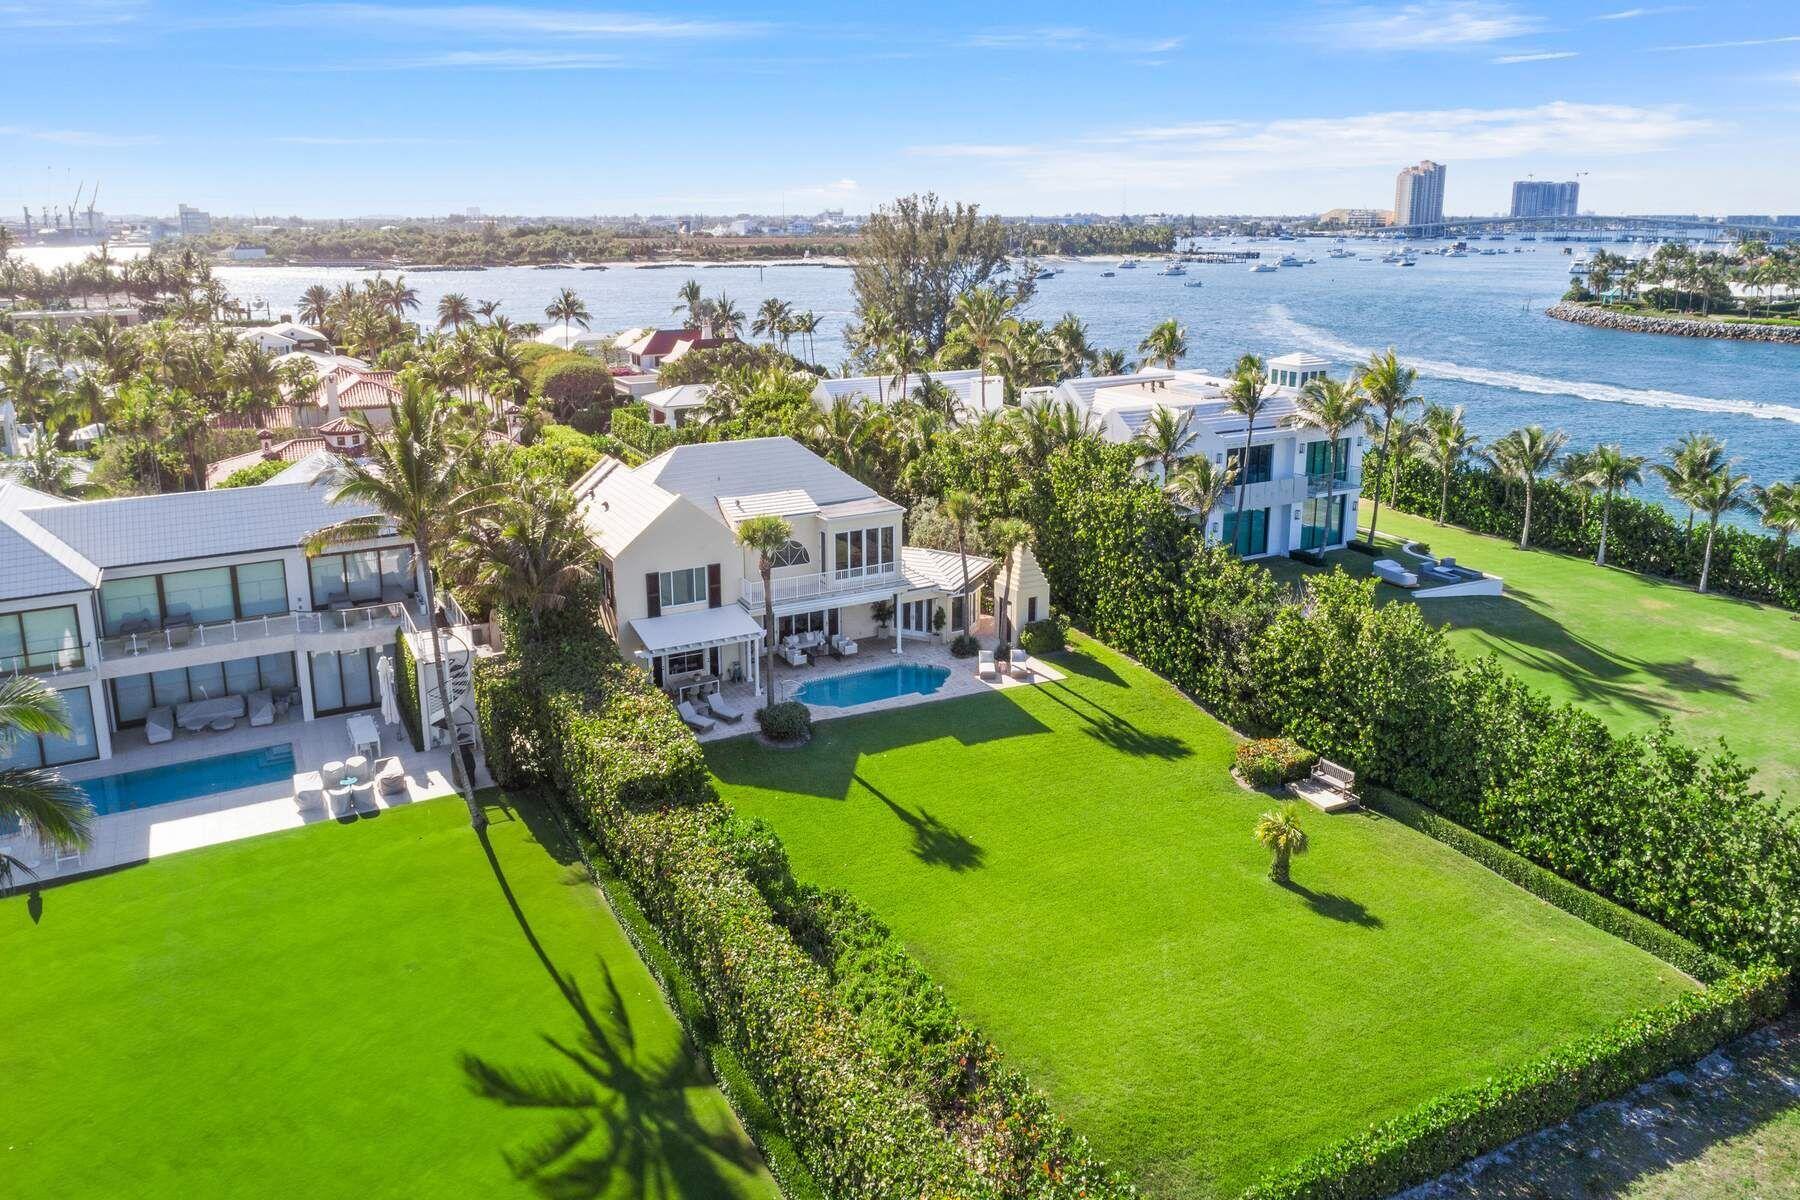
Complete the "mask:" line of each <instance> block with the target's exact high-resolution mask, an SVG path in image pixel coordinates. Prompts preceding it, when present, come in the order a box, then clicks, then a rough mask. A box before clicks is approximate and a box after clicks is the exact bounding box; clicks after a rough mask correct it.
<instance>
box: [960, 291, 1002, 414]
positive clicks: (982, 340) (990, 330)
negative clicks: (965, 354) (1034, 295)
mask: <svg viewBox="0 0 1800 1200" xmlns="http://www.w3.org/2000/svg"><path fill="white" fill-rule="evenodd" d="M1013 305H1014V300H1013V298H1012V297H1011V296H1002V295H1001V294H1000V293H999V292H996V291H994V290H993V289H992V288H970V289H969V290H968V291H966V292H964V293H963V294H962V295H960V296H958V297H957V298H956V302H955V304H954V305H952V306H951V309H950V321H951V333H952V336H953V337H954V338H955V339H956V340H957V341H958V342H961V343H964V344H966V345H967V346H968V347H969V348H970V349H972V350H974V351H975V365H976V366H977V367H979V368H981V411H982V412H986V411H987V410H988V406H987V380H988V372H989V368H990V367H991V366H992V364H993V352H994V350H995V348H996V347H998V346H1000V345H1001V344H1002V343H1003V342H1005V341H1006V339H1007V338H1008V337H1009V336H1010V335H1011V333H1012V331H1013V330H1014V329H1015V328H1017V327H1018V322H1017V321H1015V320H1014V319H1013V316H1012V310H1013Z"/></svg>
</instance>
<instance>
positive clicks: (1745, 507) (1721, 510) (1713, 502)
mask: <svg viewBox="0 0 1800 1200" xmlns="http://www.w3.org/2000/svg"><path fill="white" fill-rule="evenodd" d="M1736 465H1737V464H1736V462H1735V461H1733V462H1727V463H1725V464H1723V465H1721V466H1720V467H1719V468H1718V469H1717V470H1716V471H1714V472H1712V474H1710V475H1708V476H1707V477H1706V478H1705V479H1704V480H1702V481H1701V483H1700V486H1699V487H1698V488H1696V489H1695V491H1694V498H1693V505H1694V507H1695V508H1697V509H1698V510H1699V511H1700V512H1701V513H1702V514H1704V515H1705V517H1706V553H1705V556H1704V557H1702V558H1701V560H1700V587H1699V590H1700V591H1702V592H1704V591H1705V590H1706V584H1707V581H1708V579H1709V578H1710V577H1711V575H1712V552H1713V538H1714V537H1715V536H1716V535H1717V534H1718V532H1719V521H1720V520H1721V519H1722V518H1724V517H1725V516H1726V514H1728V513H1734V512H1748V511H1750V510H1751V508H1752V505H1751V503H1750V498H1749V494H1748V493H1749V488H1750V476H1748V475H1742V474H1739V473H1737V472H1735V471H1733V470H1732V467H1734V466H1736Z"/></svg>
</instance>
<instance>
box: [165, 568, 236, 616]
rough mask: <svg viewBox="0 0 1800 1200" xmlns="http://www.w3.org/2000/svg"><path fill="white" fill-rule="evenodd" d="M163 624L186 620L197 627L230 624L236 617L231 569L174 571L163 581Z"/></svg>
mask: <svg viewBox="0 0 1800 1200" xmlns="http://www.w3.org/2000/svg"><path fill="white" fill-rule="evenodd" d="M162 590H163V616H164V619H165V620H168V619H180V618H184V617H185V618H186V619H187V620H190V621H192V622H193V623H194V624H196V625H209V624H211V623H212V622H214V621H229V620H231V619H232V618H233V617H234V616H236V615H237V613H236V611H235V606H234V604H233V600H232V593H231V568H230V567H209V568H207V569H206V570H202V571H176V572H173V573H171V574H168V575H164V576H163V577H162Z"/></svg>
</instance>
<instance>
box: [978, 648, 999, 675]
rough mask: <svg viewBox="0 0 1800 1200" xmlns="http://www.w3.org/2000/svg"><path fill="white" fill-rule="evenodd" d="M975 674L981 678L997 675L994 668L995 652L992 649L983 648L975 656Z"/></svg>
mask: <svg viewBox="0 0 1800 1200" xmlns="http://www.w3.org/2000/svg"><path fill="white" fill-rule="evenodd" d="M975 674H976V676H977V677H979V678H981V679H986V678H988V677H989V676H993V675H997V672H996V670H995V668H994V652H993V651H992V650H983V651H981V653H980V654H978V655H976V656H975Z"/></svg>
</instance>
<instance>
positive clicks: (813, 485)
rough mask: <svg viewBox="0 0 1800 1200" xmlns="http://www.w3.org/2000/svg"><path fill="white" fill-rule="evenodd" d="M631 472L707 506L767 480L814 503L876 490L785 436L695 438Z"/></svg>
mask: <svg viewBox="0 0 1800 1200" xmlns="http://www.w3.org/2000/svg"><path fill="white" fill-rule="evenodd" d="M635 474H638V475H640V476H642V477H643V478H644V479H646V480H648V481H649V482H651V483H654V484H656V485H657V486H658V487H660V488H662V489H664V490H665V491H670V492H674V493H676V494H677V495H680V496H682V497H683V498H684V499H687V500H691V501H693V503H695V504H696V505H698V506H699V507H700V508H702V509H708V510H710V509H712V508H714V507H715V506H716V505H717V504H718V501H719V497H721V496H752V495H757V494H759V493H763V492H767V491H769V490H770V488H771V485H774V484H779V485H781V486H782V487H784V488H797V489H799V490H801V491H804V492H805V493H806V494H807V496H808V497H810V498H811V499H812V501H813V503H814V504H817V505H820V506H823V505H827V504H835V503H837V502H838V501H840V500H866V499H868V498H869V497H871V496H874V495H876V492H875V489H873V488H871V487H869V486H868V485H867V484H864V483H861V482H858V481H857V480H856V479H854V478H853V477H851V476H850V475H847V474H845V473H844V472H843V471H840V470H838V469H837V468H836V467H834V466H832V465H831V464H830V463H829V462H826V461H825V460H824V459H823V458H820V457H819V456H818V455H817V454H814V453H813V452H812V451H811V450H808V449H807V448H806V447H805V446H802V445H801V444H800V443H799V442H796V441H795V440H794V439H793V438H790V437H766V438H746V439H744V440H742V441H736V442H694V443H692V444H689V445H685V446H675V447H672V448H671V449H668V450H665V451H663V452H662V453H661V454H659V455H657V456H656V457H655V458H653V459H651V460H650V461H649V462H647V463H645V464H644V465H643V466H641V467H639V468H638V469H637V471H636V472H635Z"/></svg>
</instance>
